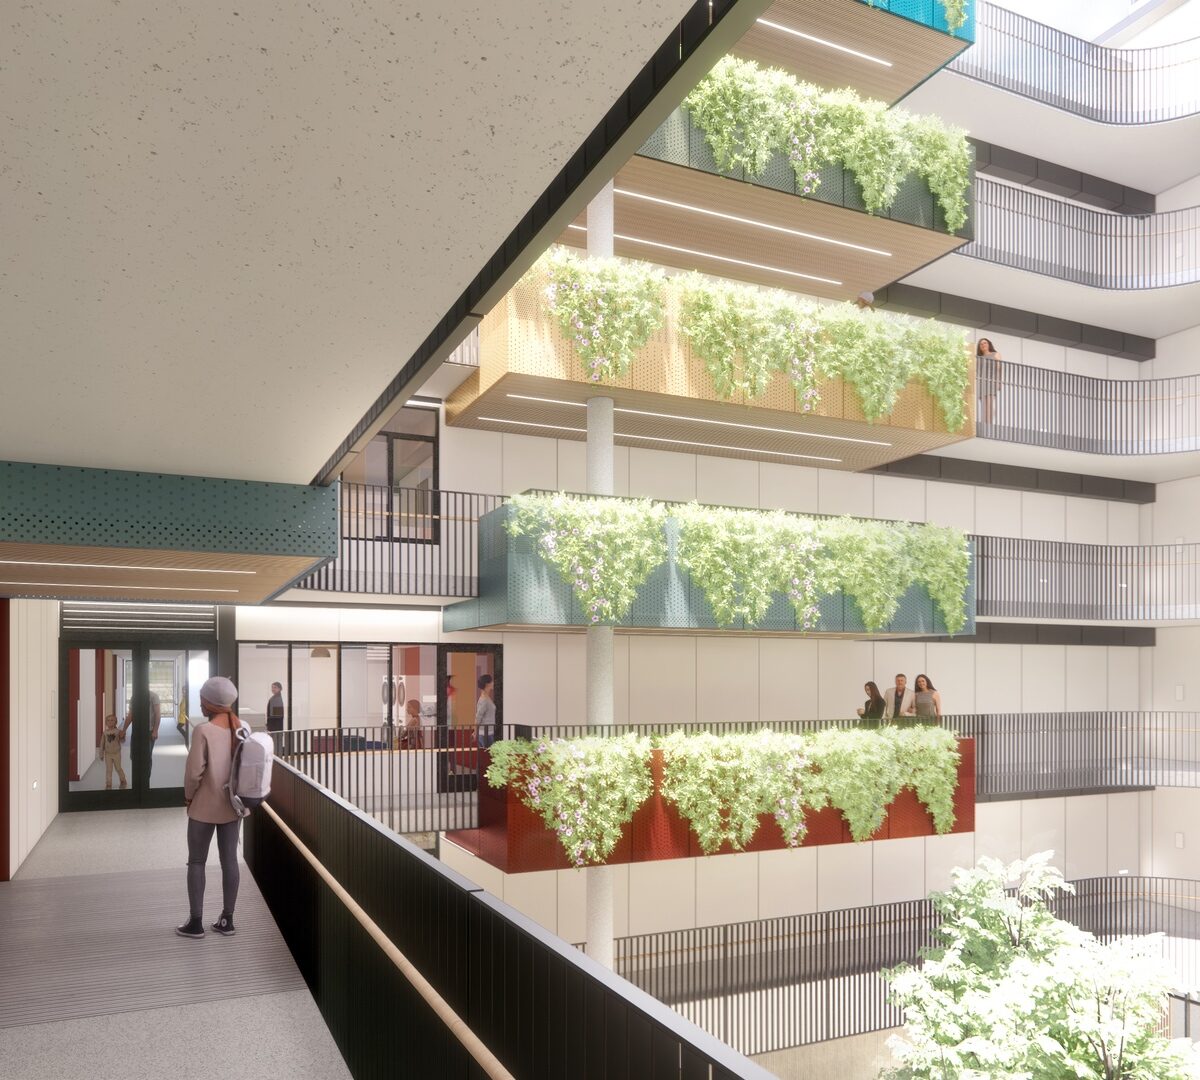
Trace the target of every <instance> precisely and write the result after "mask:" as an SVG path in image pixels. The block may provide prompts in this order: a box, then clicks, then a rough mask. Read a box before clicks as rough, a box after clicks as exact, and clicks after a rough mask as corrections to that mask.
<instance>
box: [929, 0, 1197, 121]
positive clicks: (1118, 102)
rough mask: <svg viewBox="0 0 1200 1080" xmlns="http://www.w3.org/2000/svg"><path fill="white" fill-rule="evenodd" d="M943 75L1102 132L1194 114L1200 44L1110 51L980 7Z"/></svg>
mask: <svg viewBox="0 0 1200 1080" xmlns="http://www.w3.org/2000/svg"><path fill="white" fill-rule="evenodd" d="M949 68H950V70H951V71H954V72H957V73H958V74H960V75H966V76H969V77H970V78H973V79H979V80H980V81H982V82H986V83H988V84H989V85H991V86H996V87H1000V88H1001V89H1004V90H1010V91H1012V92H1013V93H1016V94H1020V95H1022V96H1023V97H1027V98H1032V99H1033V100H1034V101H1039V102H1041V103H1043V104H1045V105H1052V106H1054V107H1055V108H1057V109H1063V110H1064V111H1066V112H1070V113H1074V114H1075V115H1077V116H1083V117H1086V118H1087V119H1089V120H1097V121H1099V122H1101V123H1104V124H1153V123H1158V122H1161V121H1164V120H1175V119H1178V118H1180V117H1184V116H1192V115H1194V114H1196V113H1198V112H1200V38H1192V39H1191V40H1188V41H1181V42H1178V43H1173V44H1170V45H1157V46H1155V47H1153V48H1149V49H1114V48H1110V47H1108V46H1105V45H1097V44H1095V43H1094V42H1091V41H1085V40H1084V39H1083V38H1078V37H1074V36H1073V35H1071V34H1068V33H1065V32H1064V31H1062V30H1056V29H1055V28H1054V27H1052V26H1045V25H1044V24H1042V23H1039V22H1035V21H1034V20H1033V19H1030V18H1027V17H1025V16H1024V15H1018V14H1017V13H1016V12H1015V11H1009V10H1007V9H1006V8H1003V7H997V6H996V5H995V4H989V3H987V2H986V0H977V2H976V4H975V45H974V47H973V48H971V49H968V50H967V51H966V52H965V53H963V54H962V55H961V56H959V57H958V58H957V59H955V60H954V61H953V62H952V63H951V64H950V65H949Z"/></svg>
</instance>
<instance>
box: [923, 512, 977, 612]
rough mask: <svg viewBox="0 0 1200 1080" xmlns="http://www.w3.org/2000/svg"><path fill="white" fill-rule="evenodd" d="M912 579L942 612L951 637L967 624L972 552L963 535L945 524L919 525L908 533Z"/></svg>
mask: <svg viewBox="0 0 1200 1080" xmlns="http://www.w3.org/2000/svg"><path fill="white" fill-rule="evenodd" d="M909 557H910V558H911V560H912V568H913V577H914V579H915V580H916V581H917V582H919V583H920V584H922V585H924V586H925V588H926V590H927V591H928V592H929V596H930V599H932V600H933V602H934V603H935V604H936V605H937V607H938V610H939V611H940V612H941V613H942V621H943V622H945V624H946V629H947V631H949V632H950V633H951V634H957V633H958V632H959V631H960V630H961V629H962V628H963V627H964V626H965V625H966V622H967V591H966V587H965V582H967V581H968V580H969V575H970V570H971V549H970V546H969V545H968V543H967V538H966V536H964V535H963V533H962V532H960V531H959V530H958V529H952V528H950V527H948V526H945V525H934V524H932V523H931V524H928V525H920V526H917V527H914V528H913V529H912V531H911V533H910V534H909Z"/></svg>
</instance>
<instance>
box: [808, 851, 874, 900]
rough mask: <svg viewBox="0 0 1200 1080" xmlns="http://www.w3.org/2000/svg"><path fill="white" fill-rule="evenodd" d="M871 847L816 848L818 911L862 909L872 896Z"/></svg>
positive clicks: (872, 864) (872, 862)
mask: <svg viewBox="0 0 1200 1080" xmlns="http://www.w3.org/2000/svg"><path fill="white" fill-rule="evenodd" d="M871 846H872V845H871V844H823V845H821V846H820V847H818V848H817V910H818V911H835V910H836V909H838V908H848V907H861V906H862V905H863V904H865V903H867V902H868V897H870V896H872V895H873V894H874V887H873V885H872V877H873V866H874V858H873V856H872V855H871Z"/></svg>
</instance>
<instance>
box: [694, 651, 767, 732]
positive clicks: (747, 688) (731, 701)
mask: <svg viewBox="0 0 1200 1080" xmlns="http://www.w3.org/2000/svg"><path fill="white" fill-rule="evenodd" d="M758 646H759V639H758V638H752V637H701V638H697V639H696V719H697V720H699V721H700V722H701V723H705V724H719V723H727V722H729V721H731V720H757V719H758V717H759V711H758V685H759V673H758Z"/></svg>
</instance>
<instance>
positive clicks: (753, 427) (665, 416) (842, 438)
mask: <svg viewBox="0 0 1200 1080" xmlns="http://www.w3.org/2000/svg"><path fill="white" fill-rule="evenodd" d="M504 396H505V397H509V398H515V399H517V400H518V401H540V402H542V403H543V404H545V405H570V406H572V407H574V408H578V409H586V408H587V404H586V403H585V402H582V401H560V400H559V399H558V398H545V397H534V396H533V395H532V394H505V395H504ZM613 412H618V413H625V414H627V415H629V416H652V417H654V418H655V419H656V420H681V421H684V422H686V423H689V424H712V425H714V426H716V427H731V428H741V429H742V430H744V431H765V432H768V433H770V434H772V435H798V436H801V437H803V438H806V439H832V440H834V441H836V442H852V443H863V444H865V445H867V446H891V445H892V444H891V443H890V442H883V441H882V440H880V439H856V438H853V437H852V436H850V435H823V434H821V433H820V432H816V431H793V430H792V429H791V428H777V427H765V426H763V425H760V424H739V423H736V422H735V421H733V420H709V419H707V418H705V417H700V416H676V415H675V414H674V413H661V412H651V411H650V410H649V409H623V408H619V407H614V409H613Z"/></svg>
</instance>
